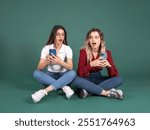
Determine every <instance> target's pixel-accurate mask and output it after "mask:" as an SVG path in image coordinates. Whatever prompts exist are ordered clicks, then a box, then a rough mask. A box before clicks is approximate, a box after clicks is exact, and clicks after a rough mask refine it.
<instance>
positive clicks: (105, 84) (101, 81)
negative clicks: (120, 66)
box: [72, 72, 123, 95]
mask: <svg viewBox="0 0 150 130" xmlns="http://www.w3.org/2000/svg"><path fill="white" fill-rule="evenodd" d="M122 82H123V81H122V79H121V77H119V76H118V77H109V76H102V75H101V73H100V72H96V73H90V75H89V77H88V78H82V77H79V76H76V77H75V79H74V80H73V81H72V84H73V85H74V86H75V87H77V88H80V89H84V90H86V91H88V92H90V93H92V94H96V95H100V94H101V92H102V90H103V89H104V90H109V89H112V88H117V87H118V86H120V85H121V84H122Z"/></svg>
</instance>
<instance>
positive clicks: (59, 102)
mask: <svg viewBox="0 0 150 130" xmlns="http://www.w3.org/2000/svg"><path fill="white" fill-rule="evenodd" d="M39 87H40V86H39V84H38V83H37V82H36V81H35V80H34V79H32V78H31V79H26V80H25V79H24V80H21V79H18V80H13V79H11V80H3V81H1V82H0V112H1V113H4V112H6V113H10V112H11V113H14V112H15V113H25V112H27V113H58V112H60V113H70V112H73V113H76V112H78V113H80V112H81V113H86V112H87V113H110V112H113V113H115V112H121V113H130V112H132V113H135V112H137V113H145V112H148V113H149V112H150V103H149V100H150V81H149V80H148V79H143V80H142V79H124V84H123V85H122V90H123V91H124V94H125V100H116V99H108V98H105V97H99V96H92V97H88V98H86V99H80V98H78V96H76V95H74V96H73V97H72V98H71V99H70V100H67V99H66V98H65V96H64V95H60V94H59V93H58V92H52V93H50V94H49V95H48V96H47V97H45V98H44V99H43V100H42V101H41V102H40V103H38V104H34V103H33V102H32V100H31V94H32V93H33V92H34V91H35V90H38V89H39Z"/></svg>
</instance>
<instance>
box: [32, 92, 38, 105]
mask: <svg viewBox="0 0 150 130" xmlns="http://www.w3.org/2000/svg"><path fill="white" fill-rule="evenodd" d="M31 97H32V100H33V102H34V103H37V101H36V100H35V96H34V95H33V94H32V95H31Z"/></svg>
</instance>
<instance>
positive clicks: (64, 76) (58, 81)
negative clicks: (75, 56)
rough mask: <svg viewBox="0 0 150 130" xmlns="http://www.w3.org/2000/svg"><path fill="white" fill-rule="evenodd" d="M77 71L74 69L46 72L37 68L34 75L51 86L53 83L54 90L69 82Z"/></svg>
mask: <svg viewBox="0 0 150 130" xmlns="http://www.w3.org/2000/svg"><path fill="white" fill-rule="evenodd" d="M75 76H76V72H75V71H74V70H69V71H66V72H60V73H56V72H49V71H47V72H46V73H45V72H43V71H40V70H35V71H34V72H33V77H34V78H35V79H37V80H38V81H39V82H40V83H41V84H42V85H44V86H49V85H51V86H52V87H53V89H54V90H57V89H60V88H62V87H64V86H66V85H68V84H69V83H71V81H72V80H73V79H74V78H75Z"/></svg>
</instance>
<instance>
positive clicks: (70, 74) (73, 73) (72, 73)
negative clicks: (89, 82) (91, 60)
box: [68, 70, 76, 77]
mask: <svg viewBox="0 0 150 130" xmlns="http://www.w3.org/2000/svg"><path fill="white" fill-rule="evenodd" d="M68 73H69V76H71V77H75V76H76V71H75V70H70V71H69V72H68Z"/></svg>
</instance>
